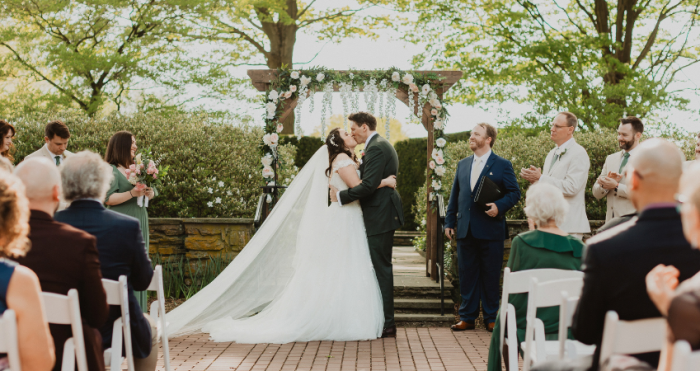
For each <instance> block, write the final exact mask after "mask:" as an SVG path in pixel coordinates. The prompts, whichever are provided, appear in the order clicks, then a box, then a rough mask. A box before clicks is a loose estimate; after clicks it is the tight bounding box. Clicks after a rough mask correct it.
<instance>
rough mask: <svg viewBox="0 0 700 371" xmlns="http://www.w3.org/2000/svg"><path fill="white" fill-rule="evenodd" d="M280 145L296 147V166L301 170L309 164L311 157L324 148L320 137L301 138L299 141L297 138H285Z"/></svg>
mask: <svg viewBox="0 0 700 371" xmlns="http://www.w3.org/2000/svg"><path fill="white" fill-rule="evenodd" d="M280 144H282V145H285V144H288V145H292V146H294V147H296V149H297V151H296V156H295V157H294V164H296V166H297V167H298V168H299V169H301V168H303V167H304V165H306V163H307V162H309V159H311V156H313V155H314V153H316V151H318V149H319V148H321V146H323V144H324V142H323V140H321V138H319V137H301V139H297V137H295V136H284V137H282V138H281V139H280Z"/></svg>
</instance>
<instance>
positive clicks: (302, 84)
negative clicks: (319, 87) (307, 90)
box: [300, 76, 311, 86]
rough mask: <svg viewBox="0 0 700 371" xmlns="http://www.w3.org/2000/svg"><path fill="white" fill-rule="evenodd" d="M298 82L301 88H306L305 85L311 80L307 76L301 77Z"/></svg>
mask: <svg viewBox="0 0 700 371" xmlns="http://www.w3.org/2000/svg"><path fill="white" fill-rule="evenodd" d="M300 81H301V86H306V85H309V83H311V78H310V77H308V76H302V77H301V80H300Z"/></svg>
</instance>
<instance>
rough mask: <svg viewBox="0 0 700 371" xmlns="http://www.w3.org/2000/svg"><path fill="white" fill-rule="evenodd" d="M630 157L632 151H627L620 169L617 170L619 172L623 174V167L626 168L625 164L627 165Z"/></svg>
mask: <svg viewBox="0 0 700 371" xmlns="http://www.w3.org/2000/svg"><path fill="white" fill-rule="evenodd" d="M629 158H630V153H629V152H625V154H624V155H622V163H621V164H620V170H619V171H618V172H617V173H618V174H622V169H624V168H625V165H627V160H629Z"/></svg>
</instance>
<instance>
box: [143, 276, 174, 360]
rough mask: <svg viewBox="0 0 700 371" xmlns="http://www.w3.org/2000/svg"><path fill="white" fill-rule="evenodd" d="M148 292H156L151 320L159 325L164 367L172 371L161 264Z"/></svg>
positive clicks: (152, 304)
mask: <svg viewBox="0 0 700 371" xmlns="http://www.w3.org/2000/svg"><path fill="white" fill-rule="evenodd" d="M147 290H148V291H155V292H156V296H157V298H158V300H156V301H154V302H153V303H151V310H150V314H151V318H152V319H153V320H155V321H156V322H157V324H158V331H159V334H160V341H161V345H162V346H163V365H164V367H165V371H170V348H169V345H168V331H167V327H168V324H167V322H165V290H164V289H163V267H162V266H161V265H160V264H159V265H156V267H155V269H154V270H153V279H151V284H150V285H149V286H148V289H147Z"/></svg>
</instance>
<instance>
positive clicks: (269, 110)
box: [265, 102, 277, 113]
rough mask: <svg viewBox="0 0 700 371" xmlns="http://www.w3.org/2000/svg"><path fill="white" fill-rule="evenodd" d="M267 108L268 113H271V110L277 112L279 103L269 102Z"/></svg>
mask: <svg viewBox="0 0 700 371" xmlns="http://www.w3.org/2000/svg"><path fill="white" fill-rule="evenodd" d="M265 109H267V112H268V113H269V112H272V113H275V111H277V105H276V104H274V103H272V102H268V103H267V104H266V105H265Z"/></svg>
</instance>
